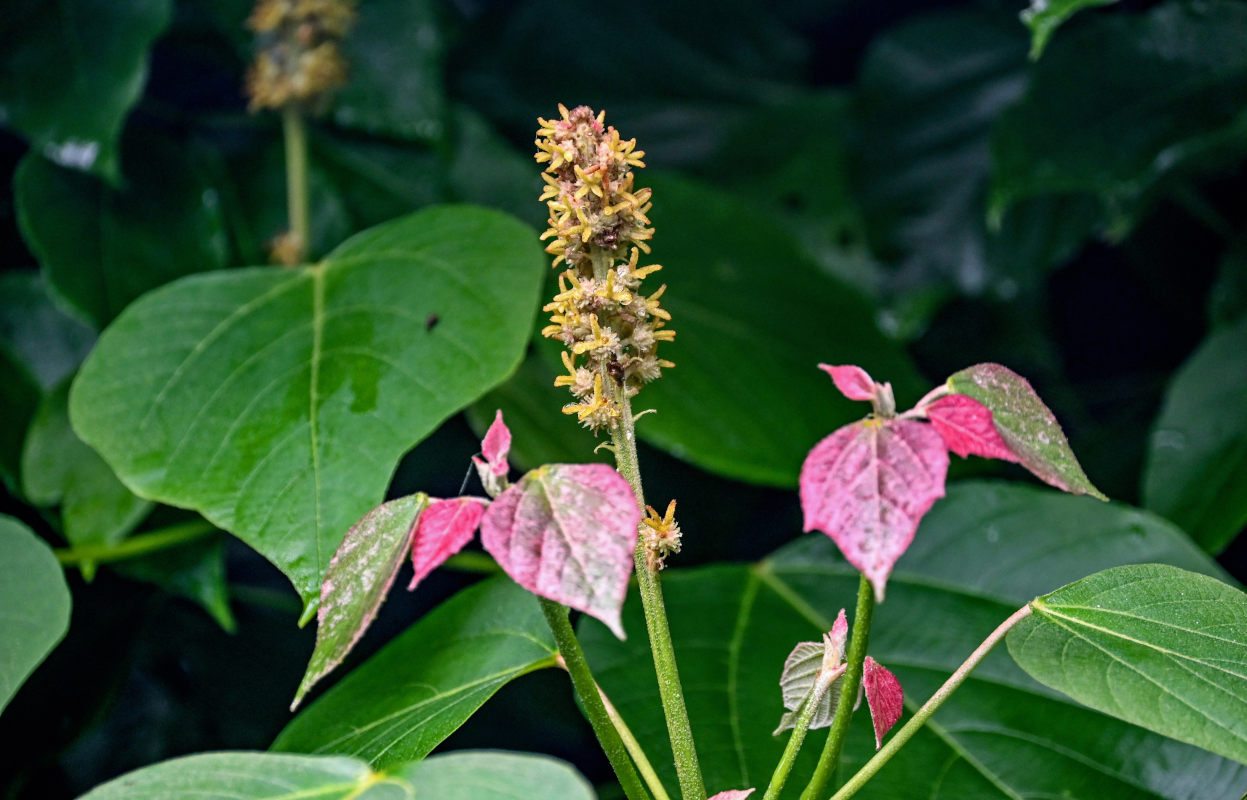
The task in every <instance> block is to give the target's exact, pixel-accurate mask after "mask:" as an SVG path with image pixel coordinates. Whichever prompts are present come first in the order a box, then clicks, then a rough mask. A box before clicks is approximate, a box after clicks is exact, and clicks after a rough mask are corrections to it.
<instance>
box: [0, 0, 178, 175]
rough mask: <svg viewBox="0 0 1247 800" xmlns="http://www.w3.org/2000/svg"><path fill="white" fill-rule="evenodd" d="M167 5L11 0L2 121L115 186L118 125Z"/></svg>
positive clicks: (0, 87) (134, 96) (2, 39)
mask: <svg viewBox="0 0 1247 800" xmlns="http://www.w3.org/2000/svg"><path fill="white" fill-rule="evenodd" d="M172 5H173V4H172V3H171V2H170V0H135V1H134V2H131V3H125V4H120V3H98V2H91V0H57V2H53V3H49V2H43V1H42V0H20V1H19V2H16V3H10V4H9V7H8V8H6V9H5V20H4V29H3V30H2V31H0V122H2V123H3V124H4V126H5V127H9V128H12V129H14V130H17V131H19V132H20V133H21V134H22V135H24V136H25V137H26V138H27V139H29V140H30V144H31V149H32V150H33V151H34V152H36V153H41V154H43V155H44V156H46V157H47V158H50V159H52V160H53V161H56V162H57V163H59V164H62V165H64V166H66V167H70V168H72V169H79V170H85V171H90V172H93V173H95V174H97V175H102V176H104V177H105V178H107V179H108V180H109V181H110V182H112V183H114V184H116V183H117V182H118V181H119V178H120V172H119V170H118V164H117V140H118V138H120V136H121V127H122V123H123V122H124V121H125V118H126V115H127V114H128V113H129V111H130V107H131V106H133V105H134V104H135V103H136V102H137V101H138V99H139V95H140V94H142V91H143V84H144V83H145V82H146V79H147V50H148V48H149V47H150V46H151V44H152V42H153V41H154V40H155V38H156V37H157V36H159V35H160V33H161V31H163V30H164V28H165V26H166V25H167V24H168V22H169V18H170V16H171V13H170V12H171V10H172ZM128 166H129V165H128V164H127V167H128Z"/></svg>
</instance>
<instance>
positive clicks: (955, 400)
mask: <svg viewBox="0 0 1247 800" xmlns="http://www.w3.org/2000/svg"><path fill="white" fill-rule="evenodd" d="M926 412H927V419H929V420H931V426H932V427H934V428H935V432H936V433H938V434H939V435H940V438H942V439H943V440H944V444H946V445H948V449H949V450H952V451H953V452H954V453H956V454H957V455H959V456H961V457H962V458H965V457H966V456H970V455H975V456H982V457H983V458H998V459H1000V460H1001V461H1013V462H1016V461H1017V460H1018V458H1017V456H1015V455H1013V451H1012V450H1010V449H1009V445H1007V444H1005V440H1004V439H1003V438H1001V436H1000V433H999V432H998V431H997V430H996V425H995V423H994V422H993V421H992V412H991V409H989V408H988V407H987V406H985V405H983V404H982V403H980V402H979V401H977V400H975V399H973V398H970V397H966V396H965V395H962V394H950V395H945V396H944V397H941V398H940V399H938V400H936V401H935V402H934V403H932V404H931V405H929V406H927V408H926Z"/></svg>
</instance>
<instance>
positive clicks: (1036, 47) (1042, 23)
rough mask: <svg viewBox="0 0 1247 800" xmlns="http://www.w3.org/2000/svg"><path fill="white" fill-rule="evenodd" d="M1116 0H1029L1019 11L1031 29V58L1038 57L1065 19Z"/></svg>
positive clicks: (1110, 3)
mask: <svg viewBox="0 0 1247 800" xmlns="http://www.w3.org/2000/svg"><path fill="white" fill-rule="evenodd" d="M1116 2H1117V0H1031V4H1030V7H1029V8H1027V9H1026V10H1024V11H1023V12H1022V13H1021V15H1020V16H1021V17H1022V21H1023V22H1025V23H1026V27H1028V28H1030V29H1031V58H1033V59H1034V58H1039V56H1041V55H1042V54H1043V51H1044V48H1045V47H1047V45H1048V40H1049V39H1051V38H1052V34H1054V33H1056V29H1057V28H1059V27H1060V26H1061V24H1062V23H1064V22H1065V21H1066V20H1067V19H1069V18H1070V17H1072V16H1074V14H1076V13H1078V12H1079V11H1081V10H1083V9H1084V8H1095V7H1096V6H1107V5H1112V4H1113V3H1116Z"/></svg>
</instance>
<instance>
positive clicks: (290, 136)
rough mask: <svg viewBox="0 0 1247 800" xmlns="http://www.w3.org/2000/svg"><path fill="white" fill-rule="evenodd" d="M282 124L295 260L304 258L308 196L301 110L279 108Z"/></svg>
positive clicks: (287, 193)
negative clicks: (280, 109)
mask: <svg viewBox="0 0 1247 800" xmlns="http://www.w3.org/2000/svg"><path fill="white" fill-rule="evenodd" d="M281 127H282V132H283V133H284V134H285V140H286V205H287V207H288V209H289V214H290V233H291V235H292V237H293V238H294V241H295V245H296V257H295V260H294V263H296V264H301V263H303V261H304V260H305V259H306V258H307V248H308V235H309V232H308V231H309V227H308V211H307V207H308V197H307V124H306V123H305V122H304V119H303V110H302V109H301V108H299V107H297V106H293V105H288V106H286V107H285V108H283V109H282V112H281Z"/></svg>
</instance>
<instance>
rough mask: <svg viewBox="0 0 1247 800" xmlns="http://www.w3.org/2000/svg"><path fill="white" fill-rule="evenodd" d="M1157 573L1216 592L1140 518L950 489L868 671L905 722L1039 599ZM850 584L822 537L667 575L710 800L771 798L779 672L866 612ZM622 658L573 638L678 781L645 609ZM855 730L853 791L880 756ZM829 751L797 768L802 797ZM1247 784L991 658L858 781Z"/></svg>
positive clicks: (1075, 794) (1048, 793)
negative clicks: (1172, 568) (1187, 577)
mask: <svg viewBox="0 0 1247 800" xmlns="http://www.w3.org/2000/svg"><path fill="white" fill-rule="evenodd" d="M1148 561H1153V562H1154V561H1160V562H1168V563H1171V564H1175V565H1177V566H1181V567H1183V568H1186V569H1191V570H1198V571H1201V572H1207V573H1209V574H1212V575H1222V574H1223V573H1222V572H1221V570H1220V569H1219V568H1218V567H1217V566H1216V564H1215V563H1214V562H1213V561H1212V560H1211V559H1210V558H1208V556H1207V555H1205V554H1203V553H1202V552H1201V551H1200V550H1199V549H1198V548H1197V547H1195V546H1194V545H1193V544H1192V543H1191V542H1190V540H1189V539H1187V538H1186V537H1185V536H1184V535H1183V534H1182V532H1181V531H1179V530H1178V529H1177V528H1176V527H1174V526H1173V525H1172V524H1170V523H1168V522H1166V521H1165V520H1163V519H1161V518H1160V517H1157V516H1156V515H1154V514H1150V513H1148V512H1145V511H1141V510H1139V509H1134V508H1130V507H1129V506H1124V505H1120V504H1117V503H1099V502H1095V501H1093V500H1090V499H1088V498H1085V497H1072V496H1069V495H1065V494H1061V493H1058V492H1054V491H1052V490H1050V489H1047V488H1038V487H1032V486H1026V485H1019V484H1009V483H969V484H954V485H952V486H950V487H949V492H948V496H947V497H946V498H944V500H942V501H941V502H939V503H937V504H936V505H935V506H934V507H933V508H932V509H931V511H930V512H929V513H928V514H927V515H926V517H925V518H924V519H923V522H922V526H921V529H920V530H919V531H918V535H917V536H916V537H915V539H914V543H913V545H912V546H911V547H910V549H909V551H908V552H907V553H906V554H905V555H904V556H903V557H902V558H901V560H900V561H899V562H898V563H897V565H896V570H895V572H894V574H893V576H892V578H891V580H890V582H889V585H888V601H887V602H886V603H884V604H882V605H880V606H879V607H878V608H877V609H876V610H875V620H874V625H873V626H872V630H871V642H870V650H871V655H872V656H873V657H874V658H876V659H878V660H879V661H880V662H882V663H883V664H886V665H887V667H888V669H889V670H891V671H892V672H894V673H895V674H896V676H897V678H898V679H899V680H900V681H901V683H902V684H903V685H904V687H905V695H906V697H905V707H906V710H907V711H908V712H909V713H913V712H914V711H916V710H917V709H918V708H919V707H920V705H921V703H923V702H925V701H926V699H927V698H928V697H930V696H931V694H932V693H933V692H934V691H935V690H936V689H937V688H939V686H940V685H941V684H942V683H943V682H944V681H945V680H946V679H947V678H948V676H949V674H950V673H952V672H953V670H955V669H956V668H957V667H958V666H959V665H960V664H961V663H962V662H963V661H964V660H965V658H966V656H967V655H969V653H970V652H971V651H973V650H974V648H975V647H977V646H978V645H979V644H980V643H981V642H982V641H983V639H984V638H985V637H986V636H987V635H988V634H989V633H990V632H991V631H992V630H993V629H994V628H995V627H996V626H997V625H999V624H1000V622H1001V621H1002V620H1004V619H1005V618H1007V617H1008V616H1009V615H1010V614H1012V613H1013V612H1014V611H1016V610H1017V609H1018V608H1019V607H1020V606H1022V605H1023V604H1025V603H1027V602H1028V601H1029V600H1031V599H1033V598H1034V597H1035V596H1036V595H1039V594H1043V593H1045V592H1050V591H1052V589H1053V588H1055V587H1058V586H1061V585H1064V584H1066V583H1069V582H1070V581H1072V580H1077V579H1078V578H1080V577H1082V576H1083V575H1086V574H1087V572H1088V571H1094V570H1096V569H1101V568H1103V567H1108V566H1113V565H1117V564H1122V563H1130V562H1135V563H1138V562H1148ZM858 582H859V576H858V573H857V571H856V570H855V569H854V568H853V567H852V566H851V565H849V564H847V563H845V562H844V560H843V559H842V558H841V557H840V556H839V555H838V554H837V553H836V549H835V546H834V545H833V544H832V543H831V542H830V541H828V540H827V538H826V537H823V536H806V537H802V538H801V539H799V540H798V541H795V542H793V543H792V544H790V545H788V546H787V547H785V548H783V549H782V550H780V551H778V552H777V553H775V554H774V555H772V556H771V557H770V558H768V559H766V560H765V561H763V562H761V563H760V564H756V565H753V566H749V565H739V564H718V565H713V566H709V567H703V568H698V569H694V570H683V569H679V568H676V567H672V568H669V569H667V570H666V571H665V572H664V573H663V593H664V596H665V598H666V604H667V612H668V615H669V618H670V620H671V629H672V639H673V640H674V642H675V646H676V657H677V658H678V660H679V664H680V676H681V679H682V681H683V683H684V687H685V690H686V691H685V700H686V703H687V705H688V710H689V715H690V718H691V723H692V728H693V731H694V733H695V735H696V736H697V741H698V750H699V755H700V756H701V766H702V770H703V774H704V777H705V780H706V783H707V785H708V786H710V787H712V788H718V787H725V786H756V785H758V784H759V783H765V782H766V780H767V779H768V778H769V777H770V775H771V772H772V770H773V769H774V767H775V763H776V761H777V760H778V759H779V756H780V754H781V752H782V751H783V748H784V744H785V742H784V740H783V738H782V737H780V738H778V739H777V738H775V737H772V736H771V735H770V729H769V726H767V725H766V724H759V721H762V722H763V723H765V722H766V721H767V720H771V719H774V718H775V714H776V712H777V711H778V710H779V704H778V702H777V698H776V694H775V672H776V664H778V663H779V662H780V661H781V660H782V659H783V658H784V656H785V655H786V654H787V653H788V652H789V651H790V650H791V649H792V646H793V643H794V642H799V641H802V640H809V639H813V638H815V637H816V636H818V635H819V634H820V633H821V632H823V631H826V630H828V628H829V626H830V625H831V624H832V621H833V619H834V618H835V614H836V613H837V612H838V611H839V609H840V608H841V607H843V606H845V605H846V604H847V603H849V602H851V601H852V599H853V598H854V597H855V596H856V592H857V587H858ZM624 626H625V627H626V628H627V630H628V633H629V634H630V635H629V637H628V639H627V641H625V642H620V641H618V640H616V639H615V638H614V637H613V636H612V635H611V634H610V633H609V632H608V631H607V630H606V629H605V628H604V627H602V626H600V625H598V624H597V623H596V622H594V621H593V620H589V619H584V620H582V621H581V624H580V635H581V641H582V642H583V644H584V647H585V652H586V654H587V655H588V658H589V662H590V665H591V666H592V668H593V671H594V675H595V676H596V677H597V679H598V681H599V682H600V683H601V684H602V688H603V690H604V691H605V692H606V693H607V694H608V695H609V696H610V697H611V699H612V700H613V701H614V702H615V704H616V706H617V707H618V709H619V713H620V714H621V715H622V716H623V717H624V719H626V720H627V721H628V725H629V726H630V727H631V729H632V732H633V733H634V734H635V735H636V736H637V738H638V739H639V740H641V741H644V742H646V750H647V752H648V754H649V757H650V760H651V761H652V762H653V764H654V765H655V768H656V770H657V771H658V773H659V776H660V777H661V778H662V779H663V780H664V781H670V782H674V777H675V775H674V769H673V767H672V766H671V761H670V758H671V756H670V751H669V750H668V749H667V747H666V735H667V734H666V722H665V720H664V719H663V715H662V710H661V704H660V702H659V698H658V690H657V686H656V683H655V678H654V672H653V666H652V663H653V657H652V656H651V654H650V652H649V648H648V643H647V642H646V639H645V625H644V619H643V615H642V613H641V609H640V607H639V605H634V604H633V603H629V604H628V605H627V607H626V608H625V613H624ZM859 713H861V714H862V717H861V718H859V719H857V720H855V721H854V724H853V725H852V726H851V727H850V730H849V734H848V738H847V739H846V742H845V749H844V755H843V762H842V764H841V768H840V769H841V772H842V774H851V773H852V772H853V771H855V770H856V769H857V768H858V767H859V766H861V765H862V764H863V763H865V761H866V760H867V759H868V758H870V757H871V756H873V755H874V754H875V737H874V733H873V731H872V730H871V725H870V724H868V723H867V721H866V719H865V716H864V713H865V709H862V710H861V711H860V712H859ZM818 750H819V748H818V747H809V746H807V747H805V748H803V749H802V752H801V753H800V754H799V756H798V758H797V761H796V764H795V766H794V768H793V772H792V774H791V776H790V777H789V781H790V782H791V783H792V784H793V785H797V786H800V785H803V782H804V781H805V780H808V778H809V776H810V774H811V773H812V771H813V767H814V762H815V761H816V760H817V758H818ZM1244 786H1247V767H1244V766H1242V765H1240V764H1237V763H1235V762H1233V761H1231V760H1229V759H1226V758H1223V757H1220V756H1217V755H1214V754H1212V753H1209V752H1207V751H1203V750H1200V749H1198V748H1196V747H1193V746H1191V745H1188V744H1183V743H1181V742H1177V741H1174V740H1171V739H1167V738H1165V737H1163V736H1160V735H1159V734H1155V733H1152V732H1150V731H1146V730H1143V729H1140V728H1138V727H1135V726H1133V725H1130V724H1128V723H1125V722H1122V721H1120V720H1116V719H1113V718H1111V717H1107V716H1105V715H1103V714H1100V713H1099V712H1096V711H1093V710H1090V709H1088V708H1086V707H1084V706H1082V705H1080V704H1078V703H1076V702H1074V701H1073V700H1071V699H1069V698H1068V697H1065V696H1064V695H1061V694H1058V693H1056V692H1054V691H1052V690H1050V689H1048V688H1046V687H1044V686H1042V685H1041V684H1039V683H1037V682H1035V681H1034V680H1033V679H1031V678H1030V677H1029V676H1028V675H1026V674H1025V673H1024V672H1023V671H1022V669H1021V668H1020V667H1018V666H1017V664H1016V663H1014V661H1013V660H1012V659H1011V658H1010V657H1009V655H1008V654H1007V653H1006V652H1005V649H1004V648H997V649H996V651H995V652H993V653H991V654H990V655H988V657H987V658H986V659H985V660H984V661H983V663H982V664H980V665H979V666H978V668H977V669H976V670H975V671H974V672H973V673H972V674H971V675H970V677H969V678H968V680H967V681H966V683H964V684H963V685H962V686H961V688H960V689H958V690H957V692H956V693H954V694H953V696H952V697H951V698H949V700H948V701H947V702H946V703H945V704H944V705H943V706H941V708H940V710H939V711H938V712H936V714H935V715H934V716H933V717H932V718H931V720H930V721H929V722H928V723H927V725H925V726H924V727H923V728H922V729H921V730H920V731H918V733H917V734H915V736H914V738H913V739H911V740H910V741H909V742H908V743H907V744H906V746H905V747H904V748H902V749H901V750H900V752H898V753H897V755H896V756H895V757H894V758H893V759H892V760H891V761H889V762H888V764H887V765H886V766H885V767H884V768H883V769H882V770H881V771H880V772H879V773H878V774H877V775H876V776H875V777H874V778H872V779H871V781H870V782H869V783H868V784H866V786H865V787H864V788H863V789H862V791H861V792H860V793H859V794H858V795H857V797H860V798H861V800H930V798H932V797H933V796H934V797H936V798H940V800H965V798H975V799H976V800H1017V798H1018V797H1062V798H1066V800H1159V799H1160V798H1164V800H1208V799H1209V798H1226V799H1227V800H1237V798H1238V797H1239V796H1241V794H1242V791H1243V787H1244Z"/></svg>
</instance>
